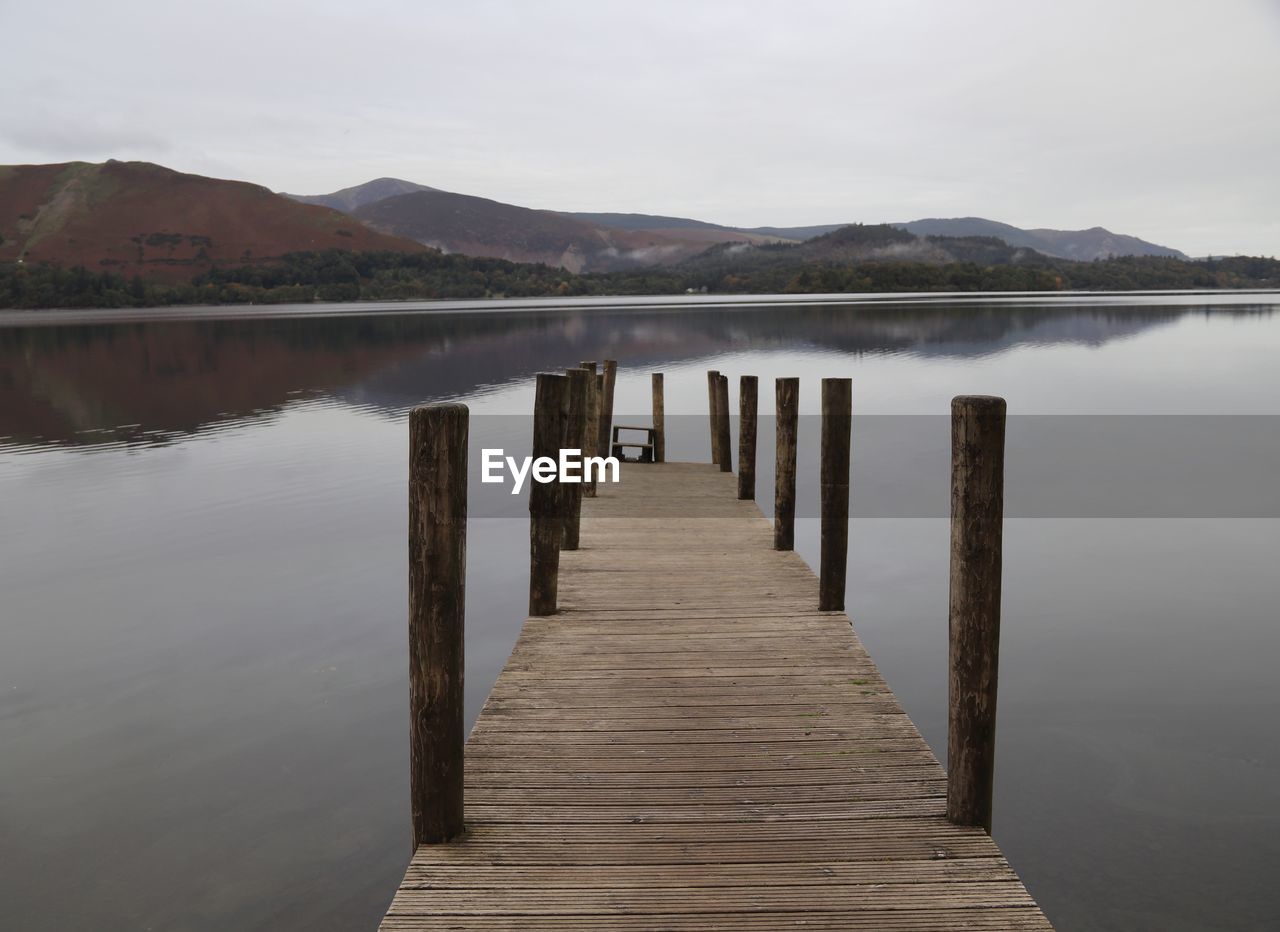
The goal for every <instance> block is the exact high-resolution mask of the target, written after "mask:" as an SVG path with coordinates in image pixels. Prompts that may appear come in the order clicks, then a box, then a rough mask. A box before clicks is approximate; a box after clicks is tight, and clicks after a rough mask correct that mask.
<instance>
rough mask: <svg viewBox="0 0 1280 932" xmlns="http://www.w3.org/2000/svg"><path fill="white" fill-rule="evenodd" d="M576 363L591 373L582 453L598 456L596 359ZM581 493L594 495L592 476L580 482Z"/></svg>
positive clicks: (597, 381) (598, 419)
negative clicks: (588, 479)
mask: <svg viewBox="0 0 1280 932" xmlns="http://www.w3.org/2000/svg"><path fill="white" fill-rule="evenodd" d="M578 365H579V366H580V367H581V368H583V369H586V370H587V372H589V373H590V374H591V375H590V378H588V379H587V432H586V435H585V436H584V437H583V439H582V455H583V456H584V457H586V456H599V455H600V454H599V450H600V394H601V393H600V383H599V377H598V376H597V375H596V361H595V360H594V359H589V360H587V361H586V362H582V363H579V364H578ZM592 476H593V477H594V476H595V473H592ZM582 495H583V497H584V498H595V497H596V480H595V479H594V478H592V479H591V481H590V482H584V483H582Z"/></svg>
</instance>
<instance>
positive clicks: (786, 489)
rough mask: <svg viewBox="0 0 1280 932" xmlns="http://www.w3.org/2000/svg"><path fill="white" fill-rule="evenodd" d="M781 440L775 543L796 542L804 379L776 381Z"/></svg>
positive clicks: (781, 546)
mask: <svg viewBox="0 0 1280 932" xmlns="http://www.w3.org/2000/svg"><path fill="white" fill-rule="evenodd" d="M774 390H775V394H776V399H775V404H776V405H777V412H778V415H777V420H778V440H777V460H776V461H775V470H774V483H773V547H774V549H775V550H794V549H795V546H796V435H797V434H798V433H799V429H800V380H799V379H778V380H777V381H776V383H775V387H774Z"/></svg>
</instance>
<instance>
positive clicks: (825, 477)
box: [818, 379, 853, 612]
mask: <svg viewBox="0 0 1280 932" xmlns="http://www.w3.org/2000/svg"><path fill="white" fill-rule="evenodd" d="M852 428H853V382H852V380H850V379H823V380H822V465H821V470H822V473H821V486H822V489H821V494H822V559H821V569H820V572H819V583H818V611H821V612H840V611H844V588H845V573H846V568H847V566H848V560H849V437H850V432H851V431H852Z"/></svg>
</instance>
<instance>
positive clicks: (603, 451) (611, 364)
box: [596, 359, 618, 456]
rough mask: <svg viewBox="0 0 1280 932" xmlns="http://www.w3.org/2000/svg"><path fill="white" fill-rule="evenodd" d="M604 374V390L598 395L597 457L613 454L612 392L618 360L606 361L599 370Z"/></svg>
mask: <svg viewBox="0 0 1280 932" xmlns="http://www.w3.org/2000/svg"><path fill="white" fill-rule="evenodd" d="M601 371H602V372H603V374H604V390H603V392H602V393H601V395H600V436H599V441H600V448H599V449H600V452H599V453H598V454H596V455H597V456H609V455H610V454H611V453H613V448H612V446H613V445H612V441H611V439H610V437H611V435H612V433H613V391H614V388H615V387H616V386H617V383H618V360H616V359H606V360H605V361H604V366H603V368H602V370H601Z"/></svg>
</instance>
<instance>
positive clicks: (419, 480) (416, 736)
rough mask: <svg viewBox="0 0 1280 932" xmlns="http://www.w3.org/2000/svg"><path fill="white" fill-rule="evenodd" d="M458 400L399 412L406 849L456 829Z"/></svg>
mask: <svg viewBox="0 0 1280 932" xmlns="http://www.w3.org/2000/svg"><path fill="white" fill-rule="evenodd" d="M468 421H469V413H468V411H467V406H466V405H460V404H438V405H424V406H422V407H418V408H414V409H413V410H412V411H410V412H409V798H410V809H411V810H412V812H413V847H414V849H415V850H416V849H417V847H418V846H419V845H429V844H436V843H438V842H443V841H448V840H449V839H451V838H456V837H457V836H459V835H461V834H462V831H463V824H462V769H463V768H462V745H463V741H464V738H465V735H464V732H463V727H462V725H463V720H462V674H463V615H464V608H465V605H466V581H467V431H468Z"/></svg>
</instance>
